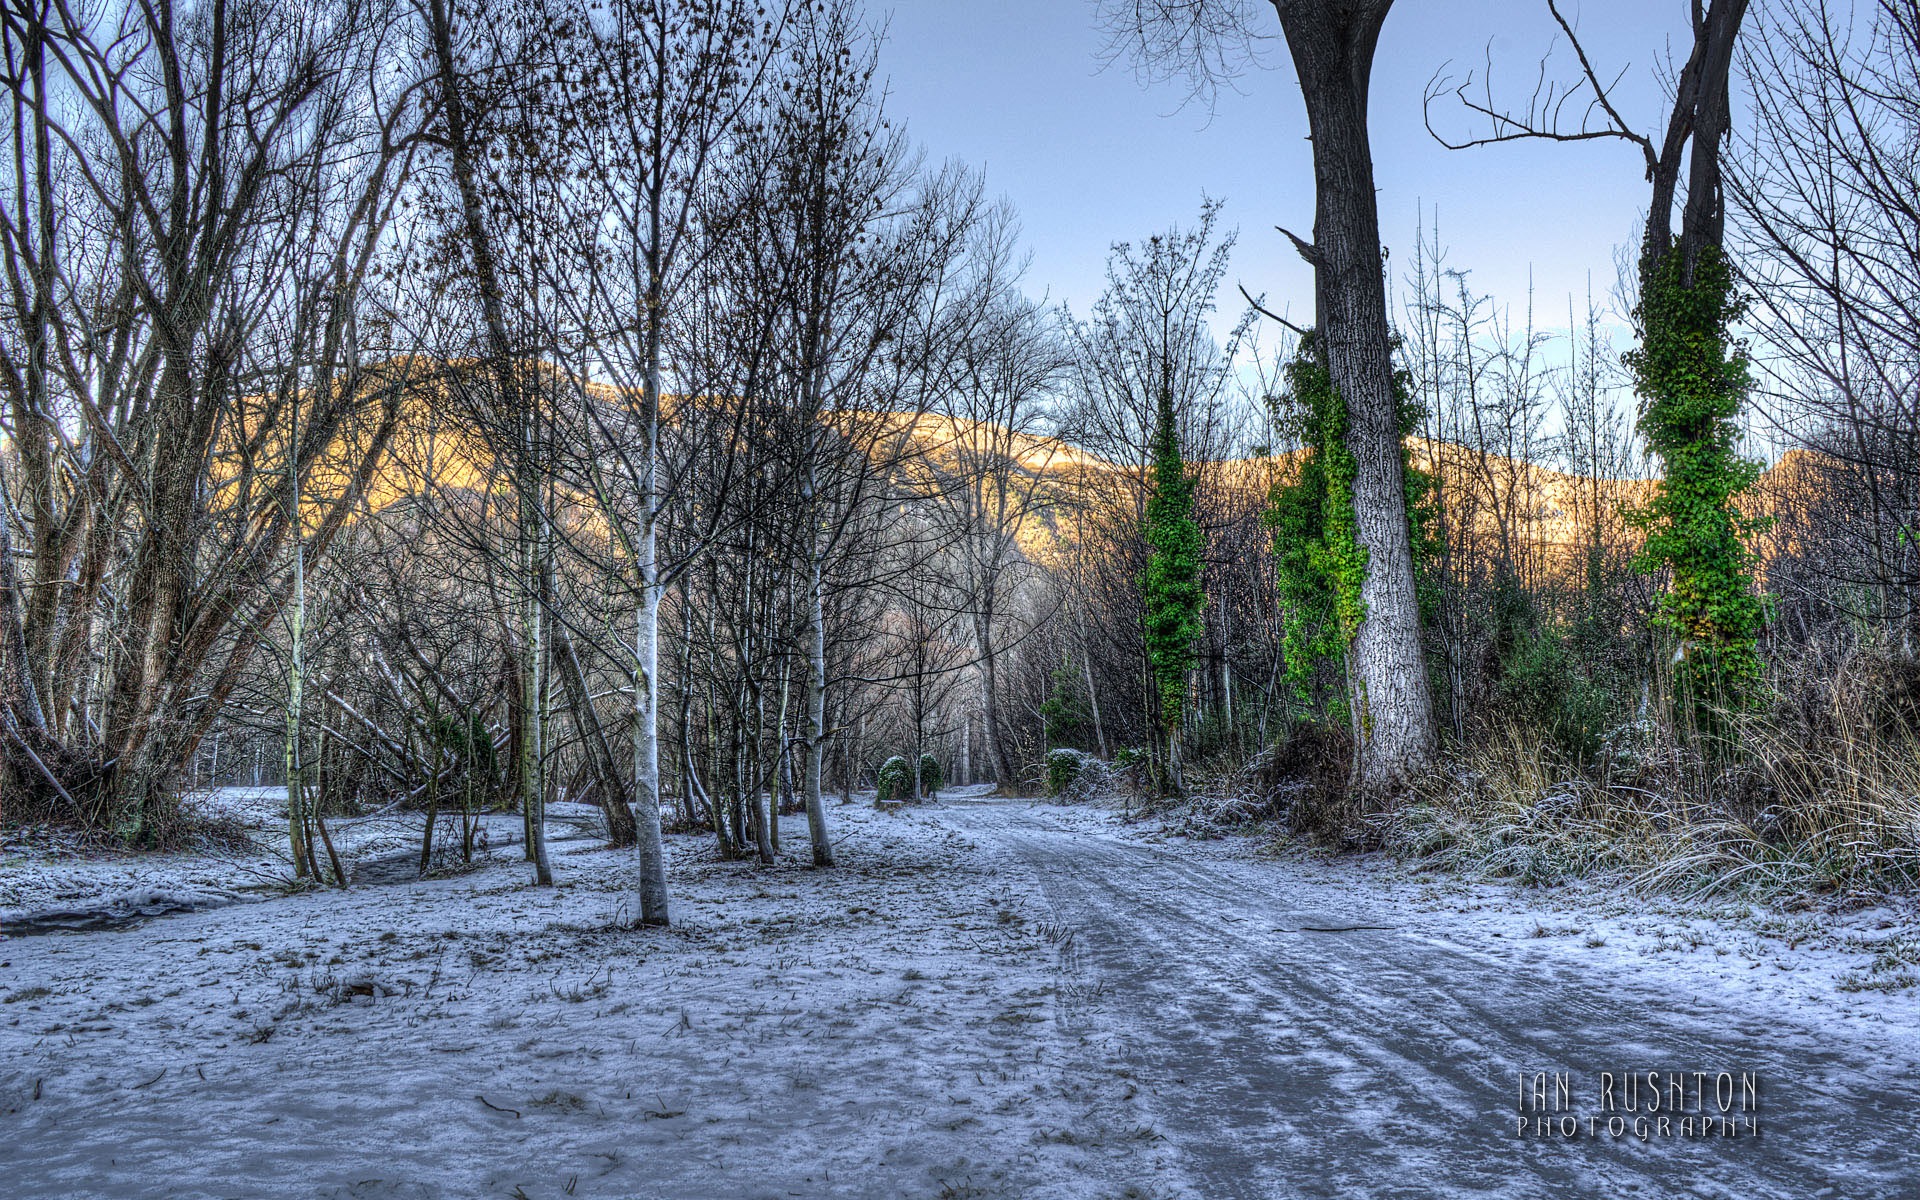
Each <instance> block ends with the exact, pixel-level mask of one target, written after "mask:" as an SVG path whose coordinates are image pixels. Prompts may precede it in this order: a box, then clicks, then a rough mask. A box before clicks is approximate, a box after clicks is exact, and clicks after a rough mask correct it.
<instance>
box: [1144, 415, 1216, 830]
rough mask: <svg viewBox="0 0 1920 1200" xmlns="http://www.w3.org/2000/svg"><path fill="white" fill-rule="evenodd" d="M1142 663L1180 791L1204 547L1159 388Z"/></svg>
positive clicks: (1169, 778) (1172, 782)
mask: <svg viewBox="0 0 1920 1200" xmlns="http://www.w3.org/2000/svg"><path fill="white" fill-rule="evenodd" d="M1146 536H1147V546H1148V555H1147V575H1146V579H1145V581H1144V587H1143V588H1142V596H1143V599H1144V601H1145V605H1144V607H1145V609H1146V643H1147V662H1148V666H1149V669H1150V671H1151V673H1152V677H1153V686H1154V694H1155V699H1156V700H1157V701H1158V707H1159V717H1160V733H1161V738H1162V744H1163V748H1164V751H1165V754H1166V764H1167V766H1166V782H1167V784H1168V786H1169V787H1170V788H1171V789H1172V790H1173V791H1175V792H1180V791H1184V790H1185V786H1186V785H1185V781H1184V780H1183V779H1182V777H1181V768H1180V726H1181V722H1182V718H1183V717H1184V716H1185V715H1186V706H1187V675H1188V673H1189V672H1190V671H1192V670H1193V661H1194V651H1193V648H1194V644H1195V643H1196V642H1198V641H1199V640H1200V634H1201V632H1202V626H1201V620H1200V614H1201V610H1202V609H1203V607H1204V606H1205V604H1206V597H1205V596H1204V595H1203V594H1202V592H1201V590H1200V567H1201V562H1200V560H1201V553H1202V550H1203V548H1204V547H1203V543H1202V541H1201V538H1200V527H1199V525H1197V524H1195V523H1194V519H1193V481H1192V480H1190V479H1188V478H1187V464H1186V462H1185V461H1184V460H1183V459H1182V458H1181V457H1180V439H1179V435H1178V433H1177V431H1176V430H1175V427H1174V420H1173V395H1172V393H1171V391H1170V390H1168V389H1164V388H1163V389H1162V390H1161V393H1160V398H1159V401H1158V405H1157V414H1156V419H1155V424H1154V431H1153V490H1152V493H1151V494H1150V495H1149V496H1148V498H1147V529H1146Z"/></svg>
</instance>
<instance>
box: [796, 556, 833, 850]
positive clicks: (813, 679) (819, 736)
mask: <svg viewBox="0 0 1920 1200" xmlns="http://www.w3.org/2000/svg"><path fill="white" fill-rule="evenodd" d="M826 756H827V606H826V583H825V579H824V578H823V576H822V572H821V569H820V557H819V555H817V554H815V555H812V556H810V558H809V561H808V563H807V741H806V753H805V756H804V760H803V761H804V763H805V768H806V769H805V774H806V782H805V784H804V785H803V786H804V787H805V789H806V805H807V841H808V842H809V843H810V844H811V845H812V847H813V865H814V866H816V867H830V866H832V865H833V843H832V842H831V840H830V839H829V838H828V836H827V805H826V800H825V798H824V797H823V796H822V795H821V790H820V772H821V768H822V767H823V766H824V765H825V763H826Z"/></svg>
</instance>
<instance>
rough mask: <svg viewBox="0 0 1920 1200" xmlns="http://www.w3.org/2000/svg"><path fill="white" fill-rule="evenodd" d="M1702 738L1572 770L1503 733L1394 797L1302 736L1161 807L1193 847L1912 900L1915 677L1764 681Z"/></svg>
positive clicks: (1543, 743)
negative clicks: (1354, 778)
mask: <svg viewBox="0 0 1920 1200" xmlns="http://www.w3.org/2000/svg"><path fill="white" fill-rule="evenodd" d="M1725 719H1726V722H1727V723H1726V724H1725V725H1724V726H1723V728H1725V729H1726V731H1727V732H1726V734H1725V735H1724V736H1723V737H1720V738H1718V739H1716V740H1715V741H1713V742H1712V743H1703V742H1702V741H1701V740H1700V739H1699V738H1697V737H1694V738H1690V737H1688V736H1686V735H1685V734H1684V733H1683V732H1678V731H1676V730H1675V729H1674V728H1673V727H1671V726H1669V725H1666V724H1664V723H1662V722H1660V721H1656V720H1649V719H1641V720H1638V721H1632V722H1628V723H1625V724H1622V725H1620V726H1618V727H1616V728H1614V729H1613V730H1611V731H1609V732H1608V733H1607V734H1606V736H1605V737H1604V738H1603V739H1601V743H1600V745H1599V747H1598V750H1597V753H1594V754H1592V755H1590V756H1580V757H1575V756H1570V755H1568V754H1567V753H1566V751H1565V750H1564V746H1563V742H1562V740H1561V739H1558V738H1556V737H1555V736H1554V733H1553V731H1552V730H1550V729H1543V728H1541V727H1539V726H1537V725H1533V726H1530V725H1528V724H1525V723H1523V722H1518V721H1513V720H1503V721H1500V722H1498V723H1495V724H1492V725H1490V726H1488V727H1485V728H1483V729H1481V730H1480V731H1479V732H1478V733H1477V735H1476V736H1475V737H1474V738H1473V739H1472V740H1471V742H1470V744H1468V745H1465V746H1460V747H1457V748H1456V749H1455V751H1454V752H1453V753H1452V754H1451V756H1450V757H1449V759H1448V760H1447V761H1446V762H1444V763H1443V764H1442V765H1441V766H1439V767H1438V768H1436V769H1435V770H1434V771H1432V772H1430V773H1429V774H1428V775H1426V776H1425V777H1424V778H1421V779H1419V780H1416V781H1415V782H1414V783H1413V784H1412V785H1411V786H1410V787H1409V788H1407V789H1405V790H1404V791H1403V792H1401V793H1399V794H1395V795H1381V794H1371V795H1370V794H1365V793H1361V792H1357V791H1355V790H1354V789H1352V788H1350V787H1348V786H1347V782H1346V775H1347V765H1348V763H1349V761H1350V757H1349V754H1348V751H1347V748H1346V746H1345V745H1344V738H1343V735H1341V734H1340V733H1338V732H1335V731H1328V730H1326V729H1324V728H1321V727H1315V726H1303V727H1301V728H1300V729H1297V730H1296V731H1294V733H1293V734H1292V736H1290V737H1289V738H1288V739H1287V740H1286V741H1284V742H1283V743H1281V744H1280V745H1278V746H1275V747H1271V748H1269V749H1268V750H1266V751H1264V752H1262V753H1261V754H1260V755H1257V756H1255V757H1254V758H1253V759H1252V760H1250V761H1246V762H1244V763H1241V764H1238V765H1219V766H1212V767H1210V768H1209V769H1208V770H1205V771H1196V773H1195V774H1196V778H1197V780H1198V781H1197V783H1196V786H1195V787H1194V788H1193V791H1192V792H1191V794H1190V795H1189V796H1188V797H1187V798H1185V799H1184V800H1183V801H1180V802H1178V803H1176V804H1173V805H1171V806H1169V807H1167V808H1165V809H1164V810H1163V814H1162V815H1163V817H1164V818H1165V820H1166V821H1167V824H1168V826H1169V828H1170V829H1171V830H1173V831H1175V832H1181V833H1187V834H1190V835H1196V836H1217V835H1219V834H1221V833H1224V832H1228V831H1231V830H1236V829H1238V830H1249V831H1267V832H1271V833H1274V834H1278V835H1282V836H1286V837H1289V838H1291V839H1294V840H1298V841H1301V842H1305V843H1308V844H1312V845H1318V846H1322V847H1326V848H1330V849H1335V850H1343V851H1369V850H1373V851H1385V852H1387V853H1390V854H1392V855H1394V856H1396V857H1398V858H1401V859H1403V860H1407V861H1412V862H1418V863H1421V864H1423V865H1428V866H1432V867H1436V868H1440V869H1445V870H1449V871H1455V872H1460V873H1463V874H1469V875H1480V876H1495V877H1501V878H1509V879H1514V880H1517V881H1520V882H1523V883H1528V884H1541V885H1547V884H1555V883H1560V882H1564V881H1567V880H1571V879H1575V878H1586V877H1600V878H1606V879H1610V880H1614V881H1617V882H1621V883H1625V884H1627V885H1629V886H1631V887H1633V888H1635V889H1638V890H1646V891H1658V892H1669V893H1676V894H1681V895H1687V896H1700V895H1707V894H1712V893H1728V892H1738V893H1746V894H1762V895H1764V894H1785V893H1812V894H1837V895H1842V896H1868V895H1876V894H1882V893H1886V892H1891V891H1907V890H1912V889H1913V888H1915V886H1916V885H1920V664H1915V663H1913V662H1911V661H1908V660H1899V659H1889V658H1886V657H1882V656H1875V655H1871V654H1853V655H1849V656H1846V657H1845V658H1844V659H1843V660H1842V661H1839V662H1837V663H1836V662H1832V661H1828V662H1824V663H1821V664H1818V669H1808V670H1805V671H1804V672H1803V673H1801V674H1799V675H1798V676H1792V675H1783V676H1781V677H1777V678H1776V680H1775V685H1774V703H1773V704H1772V706H1771V707H1770V708H1769V709H1767V710H1765V711H1763V712H1758V713H1746V714H1727V715H1726V717H1725Z"/></svg>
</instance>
